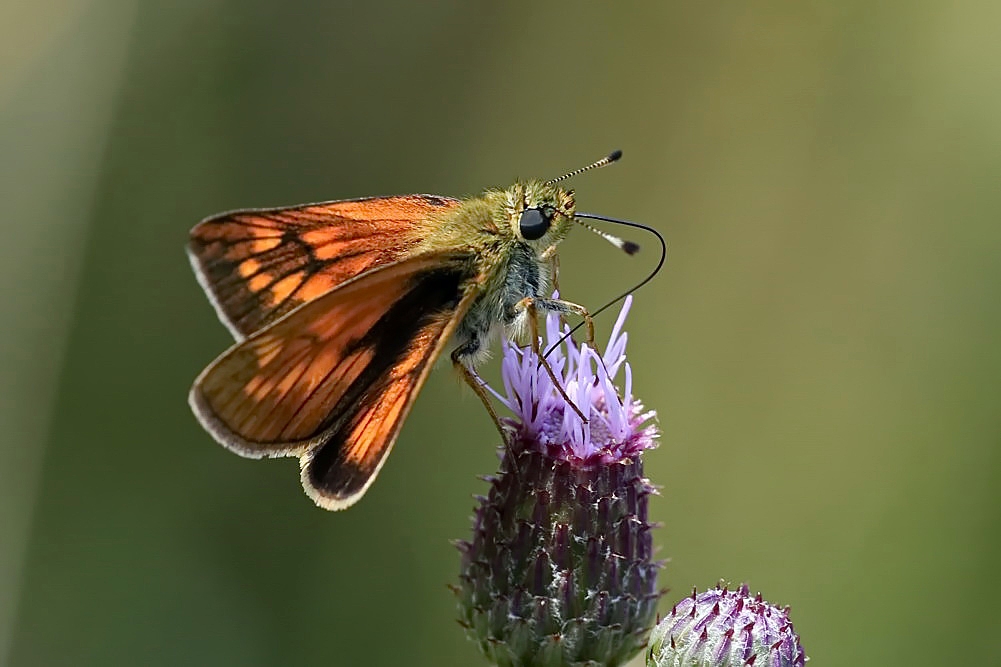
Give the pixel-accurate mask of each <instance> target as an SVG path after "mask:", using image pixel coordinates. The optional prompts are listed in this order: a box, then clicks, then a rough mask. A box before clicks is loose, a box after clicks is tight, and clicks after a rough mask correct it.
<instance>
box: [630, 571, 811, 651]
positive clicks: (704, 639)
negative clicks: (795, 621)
mask: <svg viewBox="0 0 1001 667" xmlns="http://www.w3.org/2000/svg"><path fill="white" fill-rule="evenodd" d="M806 661H807V657H806V653H804V652H803V647H802V646H800V643H799V635H797V634H796V632H795V630H794V629H793V627H792V621H790V620H789V608H788V607H786V608H785V609H780V608H778V607H776V606H774V605H771V604H769V603H768V602H765V601H764V600H763V599H762V598H761V595H760V594H758V595H756V596H754V597H751V594H750V591H749V590H748V588H747V585H746V584H743V585H741V586H740V588H738V589H737V590H735V591H731V590H729V589H727V588H720V587H719V586H716V588H711V589H709V590H708V591H705V592H703V593H696V592H695V591H692V594H691V595H690V596H689V597H687V598H685V599H684V600H682V601H681V602H679V603H678V604H676V605H675V606H674V608H673V609H672V610H671V613H670V614H669V615H667V616H666V617H665V618H664V619H663V620H662V621H661V622H660V623H659V624H658V625H657V627H656V629H654V631H653V634H652V635H651V636H650V650H649V652H648V654H647V667H738V666H744V665H755V666H756V667H803V666H804V665H805V663H806Z"/></svg>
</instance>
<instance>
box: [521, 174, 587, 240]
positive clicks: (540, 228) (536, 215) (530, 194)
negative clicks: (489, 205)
mask: <svg viewBox="0 0 1001 667" xmlns="http://www.w3.org/2000/svg"><path fill="white" fill-rule="evenodd" d="M507 194H508V203H509V208H508V211H509V223H510V225H511V231H512V233H513V235H514V238H516V239H518V240H520V241H523V242H526V243H528V244H529V245H531V246H534V247H536V248H537V249H538V250H539V252H542V251H544V250H545V249H546V248H549V247H551V246H554V245H556V244H557V243H559V242H560V241H562V240H563V239H564V238H566V235H567V233H568V232H569V231H570V226H571V225H572V224H573V215H574V208H575V203H574V193H573V190H565V189H563V188H561V187H559V186H557V185H555V184H551V183H544V182H542V181H529V182H528V183H519V184H516V185H514V186H512V187H511V188H510V189H509V190H508V193H507Z"/></svg>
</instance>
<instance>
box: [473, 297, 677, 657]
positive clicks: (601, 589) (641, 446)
mask: <svg viewBox="0 0 1001 667" xmlns="http://www.w3.org/2000/svg"><path fill="white" fill-rule="evenodd" d="M629 305H630V301H629V300H627V301H626V303H625V305H624V307H623V309H622V313H621V314H620V316H619V318H618V321H617V322H616V324H615V328H614V330H613V332H612V336H611V340H610V341H609V345H608V347H607V349H606V351H605V353H604V354H599V353H598V352H596V351H595V350H593V349H592V348H591V347H589V346H587V345H577V344H576V343H575V342H573V341H572V340H571V339H569V338H568V339H567V340H566V341H561V338H562V334H563V332H564V331H566V329H565V328H564V327H563V326H562V325H561V323H560V320H559V318H558V317H557V316H556V315H549V317H547V320H546V336H545V339H546V340H544V341H542V343H544V344H545V346H540V347H542V349H543V350H544V351H545V350H549V349H550V348H553V349H552V352H551V353H550V354H549V355H548V356H546V357H545V359H546V361H547V362H548V363H549V364H550V366H551V367H552V370H553V373H554V375H555V376H556V378H557V380H558V381H559V382H560V385H561V386H562V387H563V392H561V391H559V389H558V388H557V387H556V386H555V385H554V384H553V380H552V378H551V377H550V375H549V372H548V371H547V370H546V368H545V367H544V366H543V365H542V364H541V363H540V358H539V355H538V354H536V353H535V352H534V351H533V350H532V348H531V347H526V348H519V347H517V346H515V345H514V344H510V343H509V344H507V345H506V346H505V349H504V358H503V360H502V366H501V372H502V376H503V383H504V389H505V394H503V395H501V394H496V395H497V397H498V398H499V399H500V400H501V401H502V402H503V403H504V404H505V405H506V406H507V407H508V408H509V409H510V410H511V411H512V412H513V413H514V414H515V418H513V419H509V420H507V426H508V428H509V432H508V437H507V439H506V442H505V444H504V446H503V447H502V448H501V469H500V472H499V473H498V474H497V476H495V477H492V478H489V481H490V490H489V493H488V494H487V496H486V497H483V498H481V499H480V501H479V506H478V507H477V508H476V514H475V516H474V518H473V537H472V539H471V540H470V541H463V542H459V543H458V547H459V550H460V551H461V552H462V571H461V574H460V585H459V586H458V587H456V593H457V595H458V597H459V609H460V615H461V618H460V623H462V625H463V626H464V627H465V628H466V629H467V631H468V634H469V635H470V637H472V638H473V639H474V640H475V641H476V642H477V643H478V644H479V646H480V649H481V650H482V651H483V653H484V654H485V655H486V656H487V657H488V658H489V659H490V660H491V661H493V662H494V664H498V665H512V666H513V665H554V666H556V665H567V664H573V665H577V664H594V665H621V664H623V663H624V662H626V661H627V660H628V659H629V658H630V657H631V656H633V655H634V654H635V653H637V652H638V651H639V650H640V649H641V648H642V646H643V645H644V644H645V642H646V634H647V632H648V631H649V629H650V627H651V626H652V625H653V623H654V616H655V614H656V606H657V600H658V598H659V596H660V593H659V591H658V589H657V582H656V580H657V571H658V569H659V568H660V567H661V564H660V563H658V562H656V561H654V560H653V539H652V535H651V529H652V527H653V526H652V525H651V524H650V523H649V522H648V521H647V501H648V499H649V496H650V495H652V494H653V493H655V490H654V488H653V487H652V486H651V485H650V483H649V482H648V481H647V480H646V479H645V478H644V477H643V462H642V459H641V457H640V454H641V452H642V451H643V450H645V449H648V448H650V447H652V446H654V444H655V442H656V440H655V438H656V436H657V430H656V427H655V426H654V425H653V424H652V423H651V420H652V418H653V417H654V413H652V412H645V411H644V410H643V406H642V405H641V404H640V403H639V401H637V400H636V399H635V398H633V396H632V371H631V369H630V368H629V364H628V363H627V362H626V360H625V345H626V333H625V331H624V329H623V324H624V321H625V315H626V313H627V312H628V309H629ZM620 371H624V374H625V391H624V392H623V393H621V394H620V393H619V391H618V390H617V389H616V387H615V385H614V384H613V383H614V379H615V377H616V376H617V375H618V373H619V372H620ZM564 392H565V394H566V395H567V396H568V397H569V398H570V400H571V401H573V403H574V405H575V406H576V407H577V408H578V409H579V410H580V411H581V412H583V413H584V414H585V415H587V416H588V421H587V423H585V422H584V421H583V420H582V419H581V418H580V416H579V415H578V413H577V411H576V410H575V409H574V408H573V407H571V406H570V405H568V404H567V402H566V398H564Z"/></svg>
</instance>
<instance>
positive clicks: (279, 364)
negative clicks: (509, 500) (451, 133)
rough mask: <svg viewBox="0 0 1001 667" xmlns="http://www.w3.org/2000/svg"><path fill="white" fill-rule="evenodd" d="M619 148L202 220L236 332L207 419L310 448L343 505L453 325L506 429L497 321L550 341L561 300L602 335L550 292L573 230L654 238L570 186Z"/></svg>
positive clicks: (366, 482)
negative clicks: (543, 323)
mask: <svg viewBox="0 0 1001 667" xmlns="http://www.w3.org/2000/svg"><path fill="white" fill-rule="evenodd" d="M620 156H621V151H615V152H614V153H612V154H611V155H609V156H608V157H606V158H603V159H602V160H598V161H597V162H595V163H593V164H590V165H588V166H587V167H584V168H582V169H577V170H574V171H572V172H569V173H568V174H565V175H563V176H561V177H559V178H557V179H552V180H549V181H541V180H530V181H525V182H519V183H515V184H514V185H512V186H511V187H509V188H507V189H502V190H488V191H486V192H485V193H484V194H482V195H481V196H479V197H473V198H469V199H465V200H459V199H452V198H449V197H439V196H434V195H404V196H397V197H370V198H364V199H351V200H342V201H331V202H324V203H318V204H304V205H300V206H292V207H288V208H274V209H255V210H239V211H232V212H228V213H222V214H219V215H216V216H213V217H210V218H207V219H205V220H203V221H202V222H201V223H199V224H198V225H197V226H195V228H194V229H193V230H192V231H191V237H190V242H189V244H188V248H187V249H188V255H189V258H190V260H191V264H192V267H193V269H194V271H195V275H196V276H197V278H198V281H199V282H200V283H201V286H202V287H203V288H204V290H205V292H206V293H207V295H208V297H209V300H210V301H211V302H212V305H213V306H214V307H215V310H216V312H217V314H218V316H219V318H220V319H221V320H222V322H223V323H224V324H225V325H226V327H227V328H228V329H229V330H230V332H231V333H232V334H233V337H234V338H235V339H236V343H235V344H234V345H233V346H232V347H231V348H230V349H229V350H227V351H226V352H224V353H223V354H222V355H221V356H219V357H218V358H217V359H216V360H215V361H213V362H212V363H211V364H210V365H209V366H208V367H207V368H206V369H205V370H204V371H203V372H202V373H201V375H199V376H198V378H197V379H196V380H195V382H194V385H193V387H192V389H191V392H190V395H189V402H190V404H191V407H192V410H193V411H194V414H195V416H196V417H197V418H198V420H199V421H200V422H201V424H202V426H203V427H204V428H205V429H206V430H207V431H208V432H209V433H210V434H211V435H212V436H213V437H214V438H215V439H216V440H218V441H219V442H220V443H221V444H223V445H224V446H226V447H227V448H229V449H230V450H232V451H234V452H236V453H237V454H240V455H242V456H245V457H250V458H271V457H281V456H296V457H298V458H299V461H300V469H301V479H302V485H303V488H304V489H305V491H306V494H307V495H308V496H309V497H310V498H312V499H313V501H314V502H315V503H316V504H317V505H319V506H320V507H323V508H325V509H330V510H340V509H344V508H347V507H349V506H350V505H352V504H354V503H355V502H356V501H358V499H359V498H361V497H362V495H363V494H364V493H365V491H366V490H367V489H368V487H369V486H370V485H371V484H372V482H373V481H374V480H375V477H376V475H377V474H378V472H379V469H380V468H381V467H382V465H383V463H385V461H386V457H387V456H388V455H389V452H390V450H391V449H392V447H393V443H394V442H395V440H396V438H397V435H398V434H399V432H400V428H401V426H402V425H403V422H404V420H405V419H406V417H407V414H408V413H409V412H410V409H411V407H412V406H413V403H414V399H415V398H416V396H417V394H418V392H419V391H420V389H421V387H422V386H423V385H424V382H425V380H426V379H427V376H428V373H429V371H430V370H431V367H432V366H433V364H434V362H435V360H436V359H437V358H438V357H439V356H440V355H441V354H442V352H443V351H444V349H445V346H446V342H447V341H448V339H450V338H451V339H453V340H454V341H455V347H454V349H453V351H452V352H451V359H452V363H453V365H454V366H455V367H456V368H457V369H458V370H459V372H460V373H461V375H462V376H463V378H464V379H465V380H466V381H467V382H468V383H469V385H470V386H471V387H472V388H473V389H474V391H475V392H476V393H477V395H478V396H479V397H480V399H481V400H482V401H483V403H484V405H485V406H486V407H487V410H488V412H489V413H490V415H491V417H492V418H493V419H494V422H495V423H496V424H497V425H498V427H499V428H500V420H499V419H498V418H497V415H496V413H495V412H494V411H493V409H492V408H491V404H490V401H489V398H488V395H487V392H486V391H485V389H484V383H483V381H482V380H481V379H480V378H479V376H478V375H477V373H476V370H475V369H476V366H477V365H478V364H479V363H481V362H482V360H483V359H484V357H485V356H486V354H487V351H488V349H489V346H490V344H491V342H492V341H493V340H494V339H495V338H496V337H497V336H498V335H507V336H516V335H520V334H521V333H523V332H524V331H525V330H526V329H527V330H529V331H530V332H531V336H532V341H533V344H534V345H536V346H537V345H538V336H537V318H536V314H537V312H538V311H555V312H559V313H563V314H567V315H577V316H580V317H581V318H583V320H584V323H586V324H587V326H588V329H589V335H590V336H591V338H593V325H592V324H591V319H590V315H589V313H588V311H587V310H586V309H585V308H584V307H582V306H580V305H578V304H576V303H573V302H570V301H564V300H561V299H557V298H552V297H551V295H552V293H553V292H552V289H553V285H554V282H555V278H556V272H557V268H558V265H557V254H556V250H557V246H558V245H559V243H560V242H561V241H562V240H563V239H564V238H565V237H566V236H567V234H568V232H569V231H570V229H571V227H572V226H573V225H574V224H579V225H583V226H585V227H587V228H588V229H591V230H592V231H595V232H597V233H598V234H600V235H601V236H603V237H604V238H606V239H607V240H609V241H611V242H612V243H613V244H615V245H617V246H618V247H620V248H622V249H623V250H625V251H626V252H629V253H630V254H632V253H633V252H635V251H636V250H637V249H638V246H636V245H635V244H632V243H630V242H627V241H622V240H621V239H618V238H617V237H614V236H612V235H610V234H606V233H605V232H602V231H598V230H596V229H595V228H593V227H590V226H589V225H587V224H586V223H583V222H582V221H581V220H580V219H579V218H580V217H596V218H597V217H598V216H590V215H585V214H577V213H576V211H575V200H574V192H573V190H569V189H565V188H563V187H562V185H561V183H562V181H564V180H565V179H567V178H570V177H571V176H575V175H577V174H579V173H581V172H583V171H586V170H589V169H593V168H596V167H601V166H604V165H606V164H610V163H612V162H614V161H615V160H617V159H618V158H619V157H620ZM575 216H576V217H575ZM599 219H607V218H599ZM609 220H610V219H609ZM627 224H629V223H627ZM543 363H545V362H544V358H543ZM546 367H547V369H548V365H546ZM550 373H552V371H551V369H550ZM554 381H555V378H554ZM556 384H557V386H559V383H558V382H556ZM568 400H569V399H568ZM570 404H571V405H573V404H572V402H571V403H570ZM581 416H582V418H583V415H581ZM502 432H503V431H502Z"/></svg>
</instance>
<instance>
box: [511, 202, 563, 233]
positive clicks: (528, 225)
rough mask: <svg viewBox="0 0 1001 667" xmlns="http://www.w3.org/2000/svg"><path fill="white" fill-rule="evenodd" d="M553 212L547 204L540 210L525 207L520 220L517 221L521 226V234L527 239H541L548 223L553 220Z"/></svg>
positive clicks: (547, 227)
mask: <svg viewBox="0 0 1001 667" xmlns="http://www.w3.org/2000/svg"><path fill="white" fill-rule="evenodd" d="M554 212H555V211H554V210H553V209H552V207H549V206H547V207H546V209H545V210H542V211H540V210H539V209H537V208H526V209H525V211H524V212H523V213H522V214H521V220H519V221H518V226H519V227H520V228H521V235H522V236H523V237H525V239H526V240H528V241H535V240H537V239H541V238H542V237H543V236H544V235H545V233H546V232H547V231H549V225H550V223H551V222H552V221H553V213H554Z"/></svg>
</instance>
